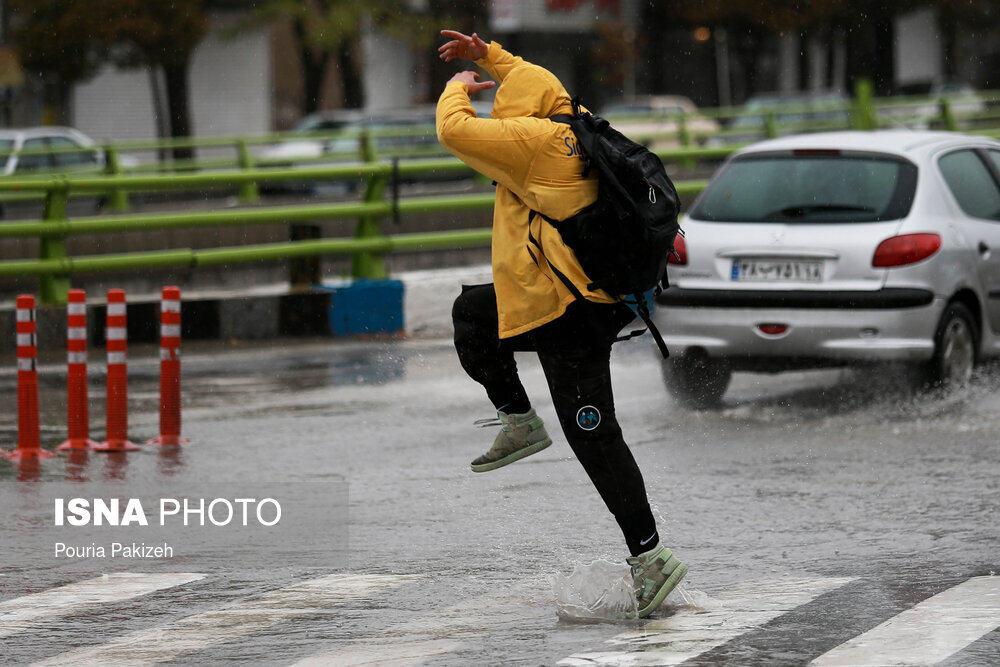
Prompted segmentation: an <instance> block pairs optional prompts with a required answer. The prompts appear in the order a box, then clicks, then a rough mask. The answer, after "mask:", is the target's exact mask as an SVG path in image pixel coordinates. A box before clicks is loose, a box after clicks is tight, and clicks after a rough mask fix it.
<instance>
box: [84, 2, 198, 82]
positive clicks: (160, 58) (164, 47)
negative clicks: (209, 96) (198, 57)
mask: <svg viewBox="0 0 1000 667" xmlns="http://www.w3.org/2000/svg"><path fill="white" fill-rule="evenodd" d="M90 4H92V3H90ZM101 4H103V5H105V6H106V8H107V9H108V10H110V11H111V12H113V15H114V21H113V23H112V26H111V28H110V29H109V30H110V32H111V33H112V35H113V37H114V43H115V46H116V48H115V50H114V51H113V54H112V56H113V60H114V61H115V63H117V64H118V65H120V66H126V67H127V66H136V65H141V64H148V65H153V66H156V65H160V66H163V67H166V68H170V67H184V66H186V64H187V63H188V61H189V60H190V58H191V54H192V53H193V52H194V50H195V49H196V48H197V46H198V43H199V42H201V40H202V39H204V37H205V35H206V34H207V32H208V13H207V12H206V9H205V0H171V1H170V2H155V1H153V2H151V1H150V0H103V2H102V3H101Z"/></svg>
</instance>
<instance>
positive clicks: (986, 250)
mask: <svg viewBox="0 0 1000 667" xmlns="http://www.w3.org/2000/svg"><path fill="white" fill-rule="evenodd" d="M979 254H980V255H982V256H983V257H986V256H987V255H989V254H990V247H989V246H988V245H986V242H985V241H980V242H979Z"/></svg>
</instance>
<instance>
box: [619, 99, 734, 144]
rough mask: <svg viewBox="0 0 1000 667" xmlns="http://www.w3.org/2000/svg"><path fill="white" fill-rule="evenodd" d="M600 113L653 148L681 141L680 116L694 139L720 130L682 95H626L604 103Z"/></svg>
mask: <svg viewBox="0 0 1000 667" xmlns="http://www.w3.org/2000/svg"><path fill="white" fill-rule="evenodd" d="M600 115H601V116H603V117H604V118H606V119H607V120H609V121H611V124H612V125H614V127H615V129H617V130H618V131H619V132H621V133H622V134H624V135H626V136H627V137H628V138H629V139H631V140H632V141H635V142H637V143H641V144H643V145H645V146H648V147H649V148H652V149H654V150H656V149H665V148H676V147H677V146H679V145H680V144H681V142H680V139H679V134H678V132H679V130H680V119H681V118H683V119H684V124H685V130H686V131H687V132H688V134H689V136H690V138H691V140H692V142H693V143H697V144H704V143H705V142H706V141H707V140H708V137H710V136H712V135H714V134H715V133H716V132H718V131H719V124H718V122H716V121H715V120H713V119H711V118H707V117H706V116H704V115H703V114H701V113H700V112H699V111H698V107H696V106H695V104H694V102H692V101H691V100H690V99H688V98H687V97H683V96H681V95H647V96H642V97H630V98H624V99H621V100H617V101H615V102H612V103H611V104H608V105H605V106H604V107H603V108H602V109H601V111H600Z"/></svg>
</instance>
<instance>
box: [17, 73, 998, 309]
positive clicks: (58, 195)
mask: <svg viewBox="0 0 1000 667" xmlns="http://www.w3.org/2000/svg"><path fill="white" fill-rule="evenodd" d="M983 99H986V100H988V104H987V107H986V109H987V110H986V111H982V110H980V111H977V112H976V113H971V114H969V113H961V114H959V113H956V112H955V109H954V108H953V107H952V103H951V101H949V100H948V99H943V100H937V101H934V100H932V101H931V104H937V105H938V106H937V109H938V113H937V114H936V115H935V116H934V118H933V122H934V123H936V124H937V125H940V126H941V127H945V128H948V129H956V128H959V127H961V125H962V123H967V122H969V120H970V119H976V120H980V121H981V120H982V119H985V118H994V119H997V118H998V116H997V114H996V113H994V112H992V111H990V110H991V109H993V108H994V107H995V106H997V105H1000V96H994V97H989V96H986V97H984V98H983ZM916 104H923V105H924V114H925V119H926V108H927V107H928V99H927V98H919V99H905V100H895V99H894V100H890V101H885V100H878V99H876V98H874V96H873V94H872V89H871V86H870V85H869V84H867V83H866V82H864V81H862V82H860V83H859V85H858V87H857V89H856V91H855V98H854V100H852V101H851V102H850V103H849V104H839V105H835V104H834V105H822V110H823V111H824V112H828V111H830V110H834V111H838V112H839V113H842V114H843V115H844V117H845V118H847V121H846V125H847V126H849V127H854V128H874V127H879V126H884V125H886V124H887V122H886V120H885V113H891V112H897V113H898V112H899V110H900V109H906V108H911V107H912V106H913V105H916ZM818 108H819V107H817V106H816V105H811V106H809V107H808V109H809V110H812V111H816V110H817V109H818ZM788 111H789V109H782V112H781V113H782V114H784V113H786V112H788ZM724 112H728V113H730V114H731V115H733V116H738V115H739V114H740V113H745V110H742V111H740V110H734V109H728V110H707V111H706V113H707V114H708V115H710V116H713V117H715V118H722V117H723V113H724ZM756 113H757V117H759V118H761V119H762V120H761V122H762V125H761V126H760V127H759V130H760V131H761V132H763V133H764V134H765V135H766V136H777V135H779V134H784V133H788V132H791V131H812V130H816V129H834V128H837V127H840V126H841V125H842V123H841V121H839V120H838V121H837V122H836V123H830V122H829V121H824V122H820V123H787V122H784V123H783V122H779V118H780V114H779V113H778V112H777V111H773V110H772V111H767V112H764V113H763V115H761V112H759V111H758V112H756ZM991 114H992V115H991ZM675 120H678V122H677V124H676V127H674V128H671V130H670V132H668V133H665V134H664V135H662V137H660V138H665V139H667V140H669V141H670V144H669V145H667V146H666V147H662V146H660V147H655V146H654V148H655V152H656V153H657V154H658V155H659V156H660V157H661V158H662V159H663V160H664V161H665V162H671V163H676V164H680V165H682V166H688V165H693V164H694V163H696V162H699V161H706V160H707V161H719V160H722V159H725V158H726V157H728V156H729V155H730V154H731V153H733V152H734V151H735V150H737V149H739V148H740V147H741V146H742V145H744V144H743V143H724V142H720V145H700V146H696V144H699V143H704V142H703V141H702V140H705V139H711V138H713V137H714V138H716V139H719V138H723V137H726V136H727V134H730V135H736V136H737V137H738V134H739V132H737V131H736V130H731V129H724V130H720V131H719V132H717V133H715V134H712V135H706V134H704V133H700V132H696V131H692V129H691V126H690V124H689V123H688V122H687V120H686V119H684V118H683V117H681V118H679V119H675ZM426 131H427V129H426V128H405V129H404V130H402V131H394V132H391V131H378V132H376V131H364V132H360V133H353V134H352V135H350V136H351V139H352V140H356V141H357V143H358V146H357V151H343V152H329V153H326V154H324V155H322V156H319V157H316V158H309V159H295V160H288V161H287V162H293V163H294V164H295V165H296V166H295V167H294V168H289V167H288V166H286V165H285V162H286V160H284V159H282V160H281V162H282V166H281V167H277V166H275V165H274V162H275V160H276V159H277V158H276V159H275V160H265V159H262V158H260V157H259V156H255V155H253V152H252V150H251V147H252V146H255V145H260V144H273V143H277V142H280V141H287V140H292V139H294V140H299V139H304V138H305V139H309V140H324V141H327V140H328V141H341V140H343V138H344V136H345V135H344V133H336V132H333V133H312V134H308V135H304V134H287V133H286V134H271V135H262V136H259V137H215V138H183V139H171V140H161V141H133V142H120V143H114V144H107V145H105V146H104V147H103V149H104V151H105V156H106V157H105V164H104V165H103V168H102V170H101V171H99V172H98V171H94V170H91V171H89V172H88V171H80V172H74V173H68V174H47V175H46V174H37V175H32V176H26V177H16V178H15V177H4V178H0V203H8V202H15V201H25V200H32V199H33V200H39V201H42V202H43V210H42V214H41V220H35V221H26V220H20V221H10V222H0V239H5V238H35V239H37V240H38V258H37V259H27V258H20V259H10V260H4V261H0V277H18V276H26V277H36V278H37V279H38V281H39V297H40V301H41V302H42V303H50V304H51V303H64V302H65V300H66V295H67V292H68V289H69V285H70V280H69V278H70V276H72V275H74V274H79V273H85V272H88V273H89V272H100V271H121V270H126V271H129V270H141V269H144V268H151V267H155V268H162V267H205V266H217V265H220V264H229V263H239V262H253V261H264V260H276V259H292V258H297V257H309V256H317V255H325V254H344V255H350V256H351V275H352V277H354V278H379V277H384V276H385V275H386V271H385V266H384V263H383V261H382V256H383V255H385V254H387V253H392V252H400V251H412V250H421V249H437V248H461V247H475V246H485V245H488V244H489V242H490V230H488V229H475V230H461V231H451V232H425V233H409V234H403V233H401V234H394V235H383V234H382V233H381V230H380V222H381V220H382V219H384V218H387V217H390V216H392V217H396V218H398V217H400V216H406V215H413V214H417V213H433V212H447V211H459V210H474V209H487V208H490V207H491V206H492V205H493V195H492V193H489V194H474V195H455V196H431V197H408V198H399V197H398V189H397V188H396V187H390V186H391V185H392V184H393V182H394V181H398V180H400V179H407V178H413V179H416V178H419V177H420V176H424V175H427V174H444V173H468V174H469V175H470V176H471V175H472V171H471V170H470V169H469V168H468V167H467V166H466V165H464V164H462V163H461V162H460V161H458V160H456V159H454V158H450V157H448V158H443V157H433V155H436V154H439V152H440V149H438V148H434V147H430V146H418V147H417V148H416V149H414V150H407V149H406V148H404V147H403V146H400V145H394V146H390V147H389V150H388V151H382V154H381V155H380V154H379V153H380V151H379V150H377V148H378V146H377V144H378V139H379V138H380V137H400V136H403V137H406V136H413V135H415V134H418V133H420V132H426ZM740 131H742V130H740ZM974 131H975V132H977V133H979V134H983V135H986V136H992V137H1000V127H978V128H977V129H975V130H974ZM644 138H645V137H644ZM656 138H657V137H656V136H652V137H650V138H649V139H650V140H651V141H655V139H656ZM177 147H181V148H228V149H231V150H233V151H234V152H235V158H234V159H232V160H222V159H218V160H201V161H199V160H188V161H172V162H162V163H158V164H156V165H140V166H139V167H126V166H124V163H123V161H122V159H121V154H122V153H124V152H129V151H143V150H146V151H157V152H158V153H159V154H161V155H162V154H164V153H165V152H166V151H169V150H171V149H173V148H177ZM60 152H72V150H66V151H60ZM427 155H431V157H426V156H427ZM387 157H391V158H392V159H391V161H390V160H387V159H386V158H387ZM339 158H347V159H353V160H355V161H353V162H350V163H347V164H342V165H336V166H314V164H315V162H316V161H323V162H327V161H330V160H335V159H339ZM318 180H325V181H353V182H358V181H360V182H362V183H363V188H362V194H361V198H360V201H355V202H345V203H333V204H331V203H309V204H301V205H295V206H254V207H245V208H239V209H228V210H222V211H219V210H214V211H204V210H203V211H184V212H177V213H157V214H143V215H129V214H127V211H128V203H129V202H128V198H129V195H130V194H131V193H135V194H138V193H146V192H162V191H169V190H184V189H188V190H197V191H204V190H208V189H213V188H235V189H236V190H237V191H238V193H239V196H240V199H241V200H242V201H243V202H244V203H249V202H259V186H260V185H261V184H265V183H278V182H283V181H294V182H304V181H318ZM706 185H707V181H704V180H699V181H679V182H677V183H676V186H677V189H678V192H679V193H680V194H681V195H682V196H692V195H696V194H697V193H698V192H700V191H701V190H702V189H704V187H705V186H706ZM94 195H98V196H106V197H107V198H108V201H109V203H110V204H111V205H110V209H111V210H112V211H113V212H114V213H115V214H114V215H99V216H90V217H84V218H75V219H69V218H68V216H67V204H68V201H69V199H70V198H71V197H80V196H94ZM350 218H353V219H355V220H356V221H357V222H356V226H355V230H354V234H353V238H338V239H306V240H297V241H289V242H284V243H272V244H258V245H247V246H238V247H223V248H212V249H199V250H193V249H173V250H161V251H149V252H131V253H117V254H102V255H92V256H77V257H70V256H69V254H68V252H67V247H66V239H67V238H68V237H71V236H74V235H83V234H98V233H135V232H144V231H151V230H163V229H181V228H200V227H224V226H233V225H256V224H275V223H281V224H294V223H299V222H307V221H323V220H334V219H350Z"/></svg>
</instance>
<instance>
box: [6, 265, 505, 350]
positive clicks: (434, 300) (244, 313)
mask: <svg viewBox="0 0 1000 667" xmlns="http://www.w3.org/2000/svg"><path fill="white" fill-rule="evenodd" d="M491 280H492V272H491V269H490V267H489V266H475V267H464V268H459V269H443V270H435V271H412V272H407V273H402V274H399V275H398V276H395V277H394V278H391V279H387V280H357V281H353V282H351V281H330V282H324V283H323V284H321V285H316V286H313V287H310V288H305V289H292V288H291V287H290V286H289V285H287V284H285V285H271V286H266V287H257V288H255V289H253V290H252V291H249V290H248V291H246V292H215V293H212V292H191V293H184V294H182V295H181V296H182V301H181V327H182V329H181V336H182V338H183V339H185V340H223V341H239V340H243V341H249V340H265V339H271V338H280V337H294V336H332V337H335V338H351V337H358V336H387V337H402V336H407V337H442V336H451V333H452V324H451V305H452V302H453V301H454V300H455V297H456V296H457V295H458V294H459V293H460V292H461V286H462V285H463V284H479V283H487V282H490V281H491ZM104 298H105V295H103V294H102V295H100V296H99V297H97V298H95V297H90V299H89V301H90V303H88V304H87V338H88V341H89V343H90V344H91V345H95V346H99V347H100V346H103V345H104V343H105V331H104V323H105V317H106V313H107V305H106V303H105V300H104ZM127 303H128V314H127V318H128V320H127V322H128V340H129V342H130V343H131V342H134V343H155V342H157V341H159V335H160V296H159V294H143V295H138V296H134V297H133V296H130V297H128V300H127ZM15 318H16V314H15V309H14V306H13V303H4V304H2V305H0V353H3V352H5V351H7V350H13V349H14V345H15V343H16V332H15V329H16V327H15ZM36 320H37V329H38V334H37V337H38V347H39V349H45V350H50V349H65V347H66V307H65V306H38V307H37V308H36Z"/></svg>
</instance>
